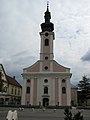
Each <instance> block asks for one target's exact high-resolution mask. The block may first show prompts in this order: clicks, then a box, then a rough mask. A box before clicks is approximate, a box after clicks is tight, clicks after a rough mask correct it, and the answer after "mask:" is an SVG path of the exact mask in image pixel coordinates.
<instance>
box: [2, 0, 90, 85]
mask: <svg viewBox="0 0 90 120" xmlns="http://www.w3.org/2000/svg"><path fill="white" fill-rule="evenodd" d="M46 3H47V0H0V64H3V66H4V69H5V71H6V74H8V75H10V76H16V79H17V80H18V81H19V82H20V83H22V77H21V73H22V71H23V68H26V67H28V66H30V65H32V64H33V63H35V62H36V61H37V60H38V59H39V53H40V35H39V32H40V31H41V28H40V24H41V23H42V22H44V12H45V11H46ZM49 6H50V7H49V9H50V12H51V16H52V19H51V21H52V22H53V23H54V28H55V29H54V32H55V41H54V59H55V60H56V61H57V62H58V63H60V64H61V65H64V66H66V67H69V68H71V72H72V74H73V75H72V78H71V81H72V83H74V84H75V83H77V82H78V81H79V80H81V78H82V76H83V75H87V77H90V0H50V1H49Z"/></svg>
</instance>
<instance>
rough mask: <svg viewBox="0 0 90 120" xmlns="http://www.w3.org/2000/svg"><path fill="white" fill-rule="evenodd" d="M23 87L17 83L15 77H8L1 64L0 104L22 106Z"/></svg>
mask: <svg viewBox="0 0 90 120" xmlns="http://www.w3.org/2000/svg"><path fill="white" fill-rule="evenodd" d="M21 92H22V86H21V85H20V84H19V83H18V82H17V81H16V79H15V76H14V77H10V76H8V75H6V73H5V70H4V68H3V65H2V64H0V104H1V105H17V104H21Z"/></svg>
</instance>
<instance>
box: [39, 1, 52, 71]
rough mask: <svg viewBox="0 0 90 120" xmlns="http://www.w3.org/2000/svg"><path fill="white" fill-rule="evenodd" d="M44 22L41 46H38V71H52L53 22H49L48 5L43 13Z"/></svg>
mask: <svg viewBox="0 0 90 120" xmlns="http://www.w3.org/2000/svg"><path fill="white" fill-rule="evenodd" d="M44 14H45V16H44V19H45V22H44V23H42V24H41V30H42V31H41V32H40V37H41V46H40V48H41V49H40V61H41V64H40V71H48V72H49V71H53V68H52V60H53V57H54V54H53V40H54V32H53V30H54V24H53V23H51V22H50V19H51V13H50V12H49V5H48V3H47V9H46V12H45V13H44Z"/></svg>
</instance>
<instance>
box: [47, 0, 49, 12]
mask: <svg viewBox="0 0 90 120" xmlns="http://www.w3.org/2000/svg"><path fill="white" fill-rule="evenodd" d="M47 12H49V1H47Z"/></svg>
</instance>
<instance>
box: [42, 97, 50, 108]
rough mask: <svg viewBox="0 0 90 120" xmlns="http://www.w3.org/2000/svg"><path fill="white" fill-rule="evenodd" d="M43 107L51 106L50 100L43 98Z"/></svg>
mask: <svg viewBox="0 0 90 120" xmlns="http://www.w3.org/2000/svg"><path fill="white" fill-rule="evenodd" d="M43 106H44V107H46V106H49V99H48V98H43Z"/></svg>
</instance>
